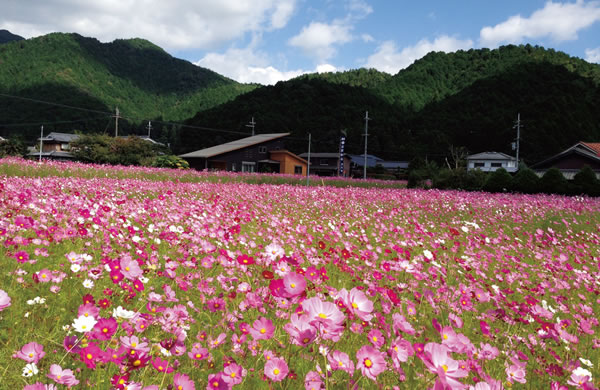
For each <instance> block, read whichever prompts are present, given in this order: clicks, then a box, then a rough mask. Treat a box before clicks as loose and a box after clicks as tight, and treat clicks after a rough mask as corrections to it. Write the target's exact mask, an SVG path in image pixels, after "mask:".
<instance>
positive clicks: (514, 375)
mask: <svg viewBox="0 0 600 390" xmlns="http://www.w3.org/2000/svg"><path fill="white" fill-rule="evenodd" d="M505 371H506V378H507V379H508V381H509V382H510V383H514V382H519V383H526V382H527V380H526V379H525V376H526V375H527V373H526V372H525V368H523V367H522V366H519V365H516V364H511V365H510V366H508V367H506V370H505Z"/></svg>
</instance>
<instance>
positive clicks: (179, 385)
mask: <svg viewBox="0 0 600 390" xmlns="http://www.w3.org/2000/svg"><path fill="white" fill-rule="evenodd" d="M173 385H174V386H175V389H176V390H196V385H195V384H194V381H193V380H191V379H190V377H189V376H187V375H185V374H181V373H179V372H178V373H177V374H175V376H174V377H173Z"/></svg>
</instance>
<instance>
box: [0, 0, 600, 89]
mask: <svg viewBox="0 0 600 390" xmlns="http://www.w3.org/2000/svg"><path fill="white" fill-rule="evenodd" d="M0 3H1V5H2V13H1V14H0V29H8V30H10V31H11V32H13V33H15V34H19V35H22V36H24V37H26V38H30V37H35V36H39V35H43V34H46V33H49V32H54V31H59V32H77V33H79V34H81V35H84V36H91V37H96V38H98V39H99V40H101V41H104V42H107V41H112V40H114V39H117V38H132V37H140V38H145V39H148V40H150V41H152V42H154V43H156V44H158V45H159V46H161V47H163V48H164V49H165V50H166V51H168V52H169V53H171V54H172V55H174V56H176V57H179V58H183V59H186V60H189V61H190V62H193V63H195V64H197V65H200V66H203V67H207V68H210V69H212V70H214V71H216V72H218V73H220V74H223V75H225V76H228V77H230V78H233V79H235V80H238V81H241V82H258V83H262V84H273V83H275V82H277V81H280V80H286V79H289V78H291V77H295V76H298V75H300V74H302V73H307V72H315V71H343V70H348V69H356V68H360V67H371V68H376V69H378V70H381V71H385V72H388V73H391V74H394V73H397V72H398V71H399V70H401V69H403V68H405V67H407V66H409V65H410V64H411V63H412V62H414V61H415V60H416V59H419V58H421V57H422V56H424V55H425V54H426V53H427V52H429V51H432V50H436V51H445V52H453V51H456V50H460V49H470V48H482V47H489V48H496V47H498V46H500V45H503V44H508V43H514V44H520V43H531V44H532V45H540V46H544V47H547V48H554V49H556V50H560V51H564V52H566V53H568V54H570V55H572V56H576V57H580V58H583V59H586V60H588V61H590V62H596V63H600V1H589V0H588V1H586V0H573V1H556V0H555V1H542V0H521V1H517V0H503V1H485V0H455V1H448V0H439V1H433V0H430V1H427V0H423V1H419V2H415V1H405V0H394V1H383V0H218V1H215V0H168V1H164V0H87V1H80V0H45V1H44V2H40V1H37V0H0Z"/></svg>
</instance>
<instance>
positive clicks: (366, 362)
mask: <svg viewBox="0 0 600 390" xmlns="http://www.w3.org/2000/svg"><path fill="white" fill-rule="evenodd" d="M372 365H373V362H372V361H371V360H370V359H365V366H366V367H367V368H371V366H372Z"/></svg>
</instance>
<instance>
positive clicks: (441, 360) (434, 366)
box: [421, 343, 469, 389]
mask: <svg viewBox="0 0 600 390" xmlns="http://www.w3.org/2000/svg"><path fill="white" fill-rule="evenodd" d="M448 352H449V349H448V347H447V346H445V345H442V344H436V343H428V344H426V345H425V348H424V351H423V355H422V357H421V359H422V360H423V363H425V366H426V367H427V368H428V369H429V371H431V372H433V373H436V374H438V377H439V379H440V381H441V382H442V384H443V385H444V386H449V387H451V388H452V389H463V388H464V387H465V385H463V384H462V383H460V382H459V381H458V380H457V379H458V378H464V377H466V376H467V375H468V374H469V373H468V372H467V371H465V370H462V369H461V368H460V367H459V365H458V362H457V361H456V360H454V359H452V358H451V357H450V356H448Z"/></svg>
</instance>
